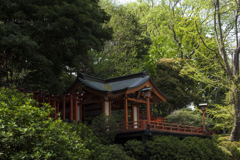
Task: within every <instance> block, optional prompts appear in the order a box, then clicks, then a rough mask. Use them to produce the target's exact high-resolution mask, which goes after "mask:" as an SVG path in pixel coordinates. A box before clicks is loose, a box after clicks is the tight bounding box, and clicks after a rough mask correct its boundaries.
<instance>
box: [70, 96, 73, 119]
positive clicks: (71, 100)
mask: <svg viewBox="0 0 240 160" xmlns="http://www.w3.org/2000/svg"><path fill="white" fill-rule="evenodd" d="M72 120H73V97H72V94H71V95H70V122H72Z"/></svg>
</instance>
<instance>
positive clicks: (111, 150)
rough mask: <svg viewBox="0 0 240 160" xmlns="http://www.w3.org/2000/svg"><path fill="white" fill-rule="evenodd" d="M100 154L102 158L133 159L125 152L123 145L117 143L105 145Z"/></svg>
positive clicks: (106, 159)
mask: <svg viewBox="0 0 240 160" xmlns="http://www.w3.org/2000/svg"><path fill="white" fill-rule="evenodd" d="M102 156H103V157H104V160H113V159H114V160H115V159H116V160H123V159H124V160H134V158H131V157H130V156H128V155H127V154H126V152H125V150H124V147H123V146H121V145H117V144H112V145H105V146H104V149H103V153H102Z"/></svg>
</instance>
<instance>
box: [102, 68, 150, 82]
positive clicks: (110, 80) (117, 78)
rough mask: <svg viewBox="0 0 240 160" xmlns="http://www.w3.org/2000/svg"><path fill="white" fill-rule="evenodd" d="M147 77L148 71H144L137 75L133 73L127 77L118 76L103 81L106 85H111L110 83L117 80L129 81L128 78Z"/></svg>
mask: <svg viewBox="0 0 240 160" xmlns="http://www.w3.org/2000/svg"><path fill="white" fill-rule="evenodd" d="M147 75H149V74H148V70H145V71H142V72H139V73H134V74H128V75H125V76H119V77H114V78H109V79H105V81H106V82H107V83H111V82H116V81H118V80H120V79H121V80H122V79H130V78H137V77H142V78H143V77H145V76H147Z"/></svg>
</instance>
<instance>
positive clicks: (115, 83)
mask: <svg viewBox="0 0 240 160" xmlns="http://www.w3.org/2000/svg"><path fill="white" fill-rule="evenodd" d="M148 80H150V81H151V82H152V84H153V85H154V86H155V88H156V89H157V90H158V92H160V93H161V94H162V95H163V96H164V97H166V98H167V96H165V95H164V94H163V93H162V92H161V91H160V90H159V89H158V87H157V86H156V85H155V84H154V83H153V81H152V80H151V78H150V76H149V74H148V72H147V71H143V72H139V73H136V74H131V75H126V76H121V77H115V78H110V79H100V78H96V77H92V76H89V75H86V74H83V73H79V74H78V77H77V81H80V82H81V83H83V84H84V85H86V86H87V87H90V88H92V89H95V90H98V91H102V92H108V93H114V92H117V91H121V90H129V89H133V88H137V87H139V86H141V85H142V84H144V83H146V82H147V81H148Z"/></svg>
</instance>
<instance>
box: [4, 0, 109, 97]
mask: <svg viewBox="0 0 240 160" xmlns="http://www.w3.org/2000/svg"><path fill="white" fill-rule="evenodd" d="M0 8H1V10H0V37H1V38H0V64H1V65H0V66H1V67H0V68H1V70H0V77H1V79H0V85H1V86H3V85H10V84H15V85H17V86H22V85H26V86H28V87H29V88H31V89H45V90H48V91H51V92H60V91H63V89H64V88H63V87H65V86H63V84H62V83H63V78H64V76H63V75H62V74H63V73H65V74H67V73H68V74H69V73H70V74H71V72H72V71H73V69H74V70H75V71H79V68H78V64H79V63H81V59H82V58H83V57H84V55H86V54H87V52H88V51H89V50H97V51H100V50H102V48H103V42H104V41H105V40H109V39H111V29H109V28H103V27H102V23H105V22H106V21H108V20H109V18H110V17H109V16H108V15H107V14H106V13H105V12H104V10H103V9H101V8H100V6H99V5H98V0H65V1H63V0H54V1H49V0H43V1H37V0H27V1H19V0H11V1H10V0H1V1H0ZM49 77H51V78H49ZM67 85H70V84H67Z"/></svg>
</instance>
